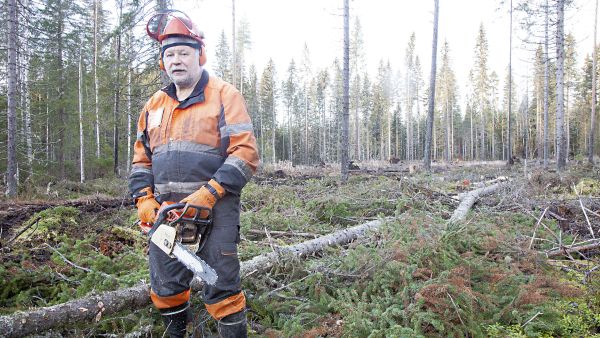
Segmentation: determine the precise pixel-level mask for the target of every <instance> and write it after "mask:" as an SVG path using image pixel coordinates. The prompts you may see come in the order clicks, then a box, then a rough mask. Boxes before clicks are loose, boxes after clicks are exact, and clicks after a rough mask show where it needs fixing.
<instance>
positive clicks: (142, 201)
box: [135, 187, 160, 233]
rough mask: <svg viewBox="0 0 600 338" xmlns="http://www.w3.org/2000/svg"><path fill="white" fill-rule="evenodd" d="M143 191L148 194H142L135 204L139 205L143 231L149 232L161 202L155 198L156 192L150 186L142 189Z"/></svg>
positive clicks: (139, 216) (138, 209) (138, 210)
mask: <svg viewBox="0 0 600 338" xmlns="http://www.w3.org/2000/svg"><path fill="white" fill-rule="evenodd" d="M141 192H145V193H146V195H144V196H140V197H138V198H137V199H136V200H135V206H136V207H137V212H138V218H139V219H140V227H141V228H142V231H144V232H146V233H147V232H148V230H149V228H150V227H152V225H151V224H152V222H154V217H155V216H156V211H157V210H158V208H160V204H158V202H157V201H156V199H155V198H154V193H153V192H152V189H150V187H146V188H144V189H142V191H141Z"/></svg>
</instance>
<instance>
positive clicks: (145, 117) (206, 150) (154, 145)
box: [129, 71, 259, 224]
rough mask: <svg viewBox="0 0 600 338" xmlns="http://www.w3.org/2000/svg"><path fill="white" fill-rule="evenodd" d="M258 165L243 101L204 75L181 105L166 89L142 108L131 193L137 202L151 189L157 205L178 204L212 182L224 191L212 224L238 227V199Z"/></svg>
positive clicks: (172, 88) (170, 89)
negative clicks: (143, 193) (140, 195)
mask: <svg viewBox="0 0 600 338" xmlns="http://www.w3.org/2000/svg"><path fill="white" fill-rule="evenodd" d="M258 162H259V159H258V151H257V148H256V139H255V137H254V133H253V129H252V122H251V121H250V116H249V115H248V112H247V109H246V103H245V101H244V98H243V97H242V95H241V94H240V92H239V91H238V90H237V89H235V88H234V87H233V86H232V85H231V84H229V83H227V82H225V81H223V80H221V79H219V78H216V77H211V76H209V75H208V72H206V71H203V73H202V76H201V79H200V81H198V84H197V85H196V87H195V88H194V90H193V92H192V94H190V97H188V98H187V99H185V100H184V101H181V102H179V101H178V100H177V96H176V94H175V85H174V84H170V85H169V86H167V87H165V88H163V89H161V90H159V91H158V92H156V93H155V94H154V95H153V96H152V97H151V98H150V100H148V102H147V103H146V105H145V106H144V109H143V110H142V113H141V114H140V118H139V120H138V128H137V140H136V142H135V145H134V156H133V168H132V171H131V174H130V177H129V189H130V191H131V193H132V195H133V196H134V197H136V196H137V194H139V192H140V190H142V189H143V188H145V187H153V190H154V193H155V195H157V200H158V201H159V202H164V201H175V202H178V201H179V200H181V199H182V198H183V197H185V196H187V195H189V194H191V193H192V192H194V191H196V190H197V189H199V188H200V187H201V186H202V185H204V184H205V183H206V182H208V181H209V180H210V179H211V178H212V179H215V180H216V181H217V182H219V183H220V184H221V185H222V186H223V187H224V188H225V189H226V190H227V192H228V193H227V195H226V196H225V197H224V198H223V199H221V200H220V201H219V202H218V203H217V205H215V208H214V210H213V211H214V217H215V222H217V221H218V220H220V221H221V222H223V223H229V224H239V195H240V193H241V190H242V188H243V187H244V185H245V184H246V183H247V182H248V180H250V178H251V177H252V175H253V174H254V173H255V172H256V168H257V166H258ZM235 209H238V210H235ZM221 222H219V223H221ZM230 222H235V223H230Z"/></svg>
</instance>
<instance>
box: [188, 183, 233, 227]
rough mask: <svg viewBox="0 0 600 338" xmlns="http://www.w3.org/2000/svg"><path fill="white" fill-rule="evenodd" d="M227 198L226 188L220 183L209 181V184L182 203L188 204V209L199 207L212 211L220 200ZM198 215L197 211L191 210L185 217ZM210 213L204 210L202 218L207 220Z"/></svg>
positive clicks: (201, 213)
mask: <svg viewBox="0 0 600 338" xmlns="http://www.w3.org/2000/svg"><path fill="white" fill-rule="evenodd" d="M223 196H225V188H223V186H221V185H220V184H219V182H217V181H215V180H210V181H208V183H207V184H205V185H204V186H202V187H201V188H200V189H198V190H197V191H196V192H194V193H193V194H191V195H189V196H188V197H186V198H184V199H182V200H181V203H186V207H187V206H188V205H195V206H198V207H204V208H208V209H212V208H213V207H214V206H215V203H217V201H218V200H219V199H221V198H222V197H223ZM195 215H196V210H195V209H189V210H188V211H187V212H186V213H185V216H188V217H194V216H195ZM207 217H208V211H207V210H202V211H201V212H200V218H207Z"/></svg>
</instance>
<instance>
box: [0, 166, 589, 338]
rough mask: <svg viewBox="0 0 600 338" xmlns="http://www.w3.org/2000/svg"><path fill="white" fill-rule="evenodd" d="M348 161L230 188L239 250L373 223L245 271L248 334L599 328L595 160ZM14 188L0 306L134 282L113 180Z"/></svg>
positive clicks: (112, 322)
mask: <svg viewBox="0 0 600 338" xmlns="http://www.w3.org/2000/svg"><path fill="white" fill-rule="evenodd" d="M358 165H359V166H360V167H361V169H360V170H356V171H353V172H352V173H351V175H350V179H349V180H348V182H347V183H341V182H340V180H339V175H338V173H337V172H336V169H337V168H332V167H330V166H326V167H322V168H314V167H291V166H279V167H276V168H274V167H267V168H264V169H262V171H261V172H260V173H259V174H258V175H257V176H255V177H254V178H253V180H252V181H251V182H250V183H249V184H248V185H247V186H246V188H245V189H244V192H243V196H242V210H243V213H242V219H241V238H242V241H241V243H240V247H239V250H238V252H239V256H240V259H241V260H242V261H245V260H248V259H250V258H252V257H254V256H256V255H259V254H262V253H267V252H270V251H273V250H275V249H276V248H277V247H282V246H286V245H291V244H297V243H300V242H303V241H306V240H308V239H312V238H315V237H318V236H321V235H325V234H329V233H332V232H334V231H337V230H340V229H344V228H348V227H350V226H354V225H359V224H363V223H366V222H368V221H370V220H374V219H384V218H385V219H386V221H385V222H384V224H383V225H382V226H381V227H380V228H379V229H378V231H373V232H372V233H369V234H368V235H365V236H363V237H361V238H359V239H358V240H355V241H353V242H352V243H350V244H348V245H344V246H341V247H331V248H328V249H326V250H324V251H322V252H319V253H317V254H315V255H312V256H311V257H304V258H302V259H300V258H289V257H286V258H285V259H282V260H281V261H280V262H279V264H278V265H276V266H275V267H273V268H271V269H270V270H268V271H267V272H261V273H255V274H250V275H248V276H246V277H245V278H244V279H243V288H244V290H245V292H246V296H247V299H248V305H249V311H248V315H249V321H250V328H251V336H262V337H341V336H343V337H438V336H439V337H447V336H454V337H484V336H485V337H574V336H577V337H579V336H582V337H600V255H599V254H600V248H598V247H597V246H594V244H597V243H599V241H596V240H594V238H595V237H596V238H597V237H599V236H600V174H599V172H598V168H596V167H590V166H586V165H576V164H574V163H570V169H569V170H568V171H566V172H564V173H556V172H553V171H550V170H548V171H545V170H542V169H541V168H539V167H538V166H536V165H530V166H529V167H528V168H527V173H525V168H524V167H523V165H522V164H517V165H515V166H513V167H512V168H510V169H509V168H506V167H505V166H504V165H503V163H500V162H490V163H475V164H474V163H471V164H467V163H463V164H450V165H444V164H437V165H435V166H434V170H433V173H432V174H428V173H424V172H420V171H419V170H418V166H416V167H415V166H414V165H407V164H396V165H389V164H387V165H384V164H382V163H358ZM500 176H505V177H508V178H509V181H508V182H507V183H505V184H503V186H502V188H501V189H500V190H499V191H497V192H496V193H494V194H492V195H489V196H486V197H483V198H481V199H480V200H479V201H478V203H477V204H476V205H475V207H474V208H473V209H472V210H471V211H470V212H469V214H468V215H467V218H466V220H465V221H464V222H460V223H458V224H451V223H449V222H448V220H449V219H450V217H451V216H452V214H453V212H454V210H455V209H456V207H457V206H458V204H459V200H458V199H457V198H456V197H457V195H458V194H460V193H464V192H468V191H471V190H473V189H475V188H477V187H479V186H480V183H481V182H485V181H489V180H492V179H495V178H497V177H500ZM22 196H23V197H22V198H21V200H20V201H16V202H9V201H0V252H1V255H0V315H8V314H11V313H13V312H15V311H27V310H28V309H32V308H37V307H45V306H50V305H54V304H59V303H63V302H65V301H68V300H72V299H75V298H79V297H83V296H85V295H86V294H89V293H90V292H95V293H101V292H103V291H108V290H116V289H118V288H122V287H128V286H133V285H136V284H137V283H139V282H140V281H141V280H148V269H147V257H146V254H145V252H146V239H145V238H144V236H143V235H142V234H141V232H139V230H138V229H137V228H136V226H135V225H134V223H135V219H136V213H135V210H134V208H133V205H132V204H131V202H130V200H129V198H128V197H127V191H126V183H125V181H124V180H96V181H92V182H88V183H85V184H77V183H71V182H62V183H58V184H54V185H48V186H44V187H39V188H36V187H29V188H28V189H27V191H24V192H23V193H22ZM590 244H591V245H590ZM574 247H579V248H582V249H580V250H573V248H574ZM567 252H569V253H567ZM200 298H201V297H200V295H199V294H194V295H193V307H194V310H195V311H194V312H195V314H196V316H195V320H194V326H195V336H198V337H199V336H201V334H200V328H199V327H201V326H204V327H205V332H206V333H207V336H210V334H211V333H210V332H214V323H213V322H212V321H211V320H208V316H207V314H206V312H205V311H204V310H202V309H203V305H202V303H201V300H200ZM159 317H160V316H159V315H158V313H157V311H155V310H154V309H153V308H152V306H148V307H146V308H142V309H129V310H127V311H123V312H121V313H119V314H118V315H111V316H98V317H97V318H96V320H95V321H94V322H93V323H92V322H88V323H73V326H71V327H64V328H57V329H54V330H53V331H49V332H46V333H40V335H39V336H43V337H92V336H103V337H121V336H128V337H140V336H142V337H146V336H148V337H150V336H154V337H161V336H162V335H163V333H164V329H163V326H162V322H161V320H160V318H159ZM1 336H2V333H1V332H0V337H1Z"/></svg>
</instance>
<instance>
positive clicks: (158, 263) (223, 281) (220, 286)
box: [149, 225, 246, 320]
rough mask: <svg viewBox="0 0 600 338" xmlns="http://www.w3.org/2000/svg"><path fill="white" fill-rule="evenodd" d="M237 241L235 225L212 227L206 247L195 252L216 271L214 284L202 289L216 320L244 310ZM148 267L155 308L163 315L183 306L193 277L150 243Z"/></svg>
mask: <svg viewBox="0 0 600 338" xmlns="http://www.w3.org/2000/svg"><path fill="white" fill-rule="evenodd" d="M239 241H240V236H239V226H238V225H214V226H213V228H212V231H211V233H210V235H209V236H208V238H207V239H206V244H205V245H204V247H203V248H202V249H201V250H200V252H198V253H197V255H198V256H199V257H200V258H202V259H203V260H204V261H205V262H206V263H208V265H210V266H211V267H212V268H213V269H215V271H216V272H217V276H218V279H217V283H216V284H215V285H208V284H205V285H204V288H203V289H204V294H203V298H204V299H203V300H204V304H205V305H206V309H207V311H208V313H210V315H211V316H212V317H213V318H215V319H216V320H220V319H221V318H223V317H226V316H228V315H230V314H233V313H236V312H239V311H242V310H243V309H245V308H246V298H245V296H244V293H243V292H242V291H241V281H240V261H239V258H238V254H237V245H238V243H239ZM149 264H150V286H151V291H150V297H151V298H152V302H153V303H154V305H155V306H156V308H158V309H159V310H160V311H161V312H165V311H169V309H176V308H178V307H181V306H182V305H184V304H187V302H188V301H189V299H190V283H191V281H192V278H193V277H194V276H193V274H192V273H191V272H190V271H189V270H188V269H187V268H186V267H185V266H184V265H183V264H181V263H179V261H177V259H175V258H171V257H169V256H168V255H167V254H165V253H164V252H163V251H162V250H160V249H159V248H158V247H157V246H156V245H154V244H153V243H150V250H149Z"/></svg>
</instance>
